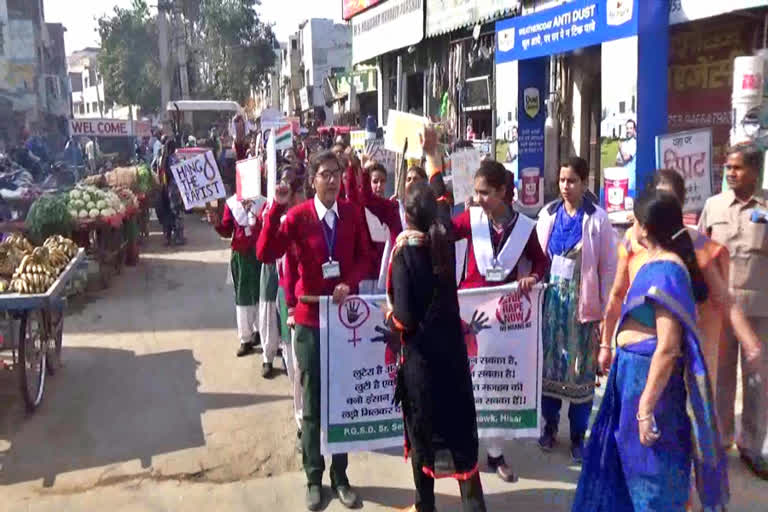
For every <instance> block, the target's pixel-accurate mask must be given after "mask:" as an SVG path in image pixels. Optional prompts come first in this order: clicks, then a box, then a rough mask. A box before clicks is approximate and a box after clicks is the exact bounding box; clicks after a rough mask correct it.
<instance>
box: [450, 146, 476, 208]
mask: <svg viewBox="0 0 768 512" xmlns="http://www.w3.org/2000/svg"><path fill="white" fill-rule="evenodd" d="M479 168H480V152H479V151H478V150H477V149H465V150H459V151H455V152H454V153H452V154H451V176H453V202H454V203H455V204H462V203H464V201H466V200H467V199H469V198H470V197H472V195H473V194H474V191H475V173H476V172H477V170H478V169H479Z"/></svg>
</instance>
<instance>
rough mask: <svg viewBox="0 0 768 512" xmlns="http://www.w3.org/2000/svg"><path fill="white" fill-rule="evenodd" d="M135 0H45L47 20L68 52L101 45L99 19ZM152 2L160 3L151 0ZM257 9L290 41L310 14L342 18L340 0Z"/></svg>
mask: <svg viewBox="0 0 768 512" xmlns="http://www.w3.org/2000/svg"><path fill="white" fill-rule="evenodd" d="M131 3H132V0H43V4H44V10H45V21H47V22H48V23H63V24H64V26H65V27H66V28H67V32H66V33H65V34H64V41H65V45H66V50H67V54H70V53H72V52H74V51H77V50H82V49H83V48H85V47H87V46H98V45H99V35H98V33H97V32H96V28H97V23H96V19H98V18H99V17H101V16H102V15H104V14H106V13H110V12H112V9H113V8H114V7H115V6H119V7H128V6H130V5H131ZM149 5H150V6H152V5H157V2H156V0H150V1H149ZM257 10H258V11H259V12H260V13H261V15H262V20H264V21H268V22H272V23H274V24H275V26H274V30H275V34H276V35H277V38H278V40H280V41H287V39H288V35H289V34H292V33H294V32H295V31H296V30H297V29H298V26H299V23H301V22H302V21H304V20H306V19H307V18H331V19H334V20H336V21H339V22H340V21H341V0H262V5H261V7H258V8H257Z"/></svg>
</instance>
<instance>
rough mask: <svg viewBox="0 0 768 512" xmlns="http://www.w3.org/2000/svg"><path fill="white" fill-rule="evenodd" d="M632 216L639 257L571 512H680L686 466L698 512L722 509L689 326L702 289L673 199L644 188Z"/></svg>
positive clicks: (702, 380)
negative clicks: (642, 254)
mask: <svg viewBox="0 0 768 512" xmlns="http://www.w3.org/2000/svg"><path fill="white" fill-rule="evenodd" d="M634 213H635V230H636V235H637V237H638V240H639V241H640V242H641V243H642V244H643V246H644V247H645V248H646V249H647V250H648V258H647V260H646V262H645V263H644V264H643V266H642V267H641V268H640V269H639V270H638V271H637V274H636V275H635V279H634V281H633V283H632V286H631V287H630V289H629V292H628V293H627V297H626V301H625V303H624V306H623V307H622V312H621V315H620V317H619V321H618V328H617V329H616V334H615V336H614V339H615V341H616V345H617V346H618V348H617V353H616V358H615V359H614V361H613V366H612V368H611V372H610V376H609V379H608V383H607V385H606V390H605V396H604V397H603V401H602V403H601V405H600V411H599V412H598V414H597V417H596V419H595V422H594V424H593V425H592V430H591V435H590V438H589V441H588V443H587V446H586V449H585V454H584V463H583V466H582V472H581V478H580V479H579V485H578V488H577V490H576V497H575V500H574V502H573V508H572V510H573V511H574V512H602V511H605V512H607V511H614V510H634V511H636V512H651V511H654V512H655V511H660V510H663V511H665V512H676V511H678V512H682V511H684V510H685V509H686V503H687V502H688V497H689V494H690V477H691V467H692V466H693V467H694V469H695V474H696V487H697V490H698V494H699V499H700V501H701V503H702V505H703V507H704V510H707V511H709V510H713V511H714V510H724V509H725V508H724V507H725V506H726V504H727V503H728V498H729V493H728V478H727V460H726V457H725V453H724V451H723V449H722V445H721V441H720V434H719V432H718V428H717V423H716V421H715V411H714V402H713V399H712V388H711V385H710V382H709V377H708V376H707V371H706V365H705V363H704V356H703V354H702V351H701V344H700V343H701V340H700V339H699V337H698V331H697V329H696V323H695V319H696V304H697V303H700V302H702V301H704V300H705V299H706V298H707V293H708V290H707V286H706V283H705V281H704V277H703V275H702V272H701V268H700V267H699V265H698V263H697V261H696V254H695V251H694V247H693V241H692V240H691V237H690V235H689V234H688V230H687V229H686V228H685V227H684V226H683V215H682V210H681V208H680V204H679V203H678V201H677V199H676V198H675V197H674V196H672V195H670V194H667V193H664V192H658V191H654V192H653V193H652V194H651V195H649V196H647V197H645V198H643V199H642V200H640V201H638V202H637V203H636V204H635V210H634Z"/></svg>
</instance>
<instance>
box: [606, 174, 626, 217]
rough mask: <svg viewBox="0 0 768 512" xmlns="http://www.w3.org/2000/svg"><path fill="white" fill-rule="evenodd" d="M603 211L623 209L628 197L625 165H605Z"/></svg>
mask: <svg viewBox="0 0 768 512" xmlns="http://www.w3.org/2000/svg"><path fill="white" fill-rule="evenodd" d="M604 176H605V177H604V187H605V211H607V212H618V211H621V210H624V209H625V200H626V199H627V198H628V197H629V170H628V169H627V168H625V167H606V169H605V171H604Z"/></svg>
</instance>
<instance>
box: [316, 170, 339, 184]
mask: <svg viewBox="0 0 768 512" xmlns="http://www.w3.org/2000/svg"><path fill="white" fill-rule="evenodd" d="M317 177H318V178H320V179H321V180H323V181H331V180H332V179H334V178H336V179H339V178H340V177H341V169H334V170H329V169H326V170H324V171H322V172H318V173H317Z"/></svg>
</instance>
